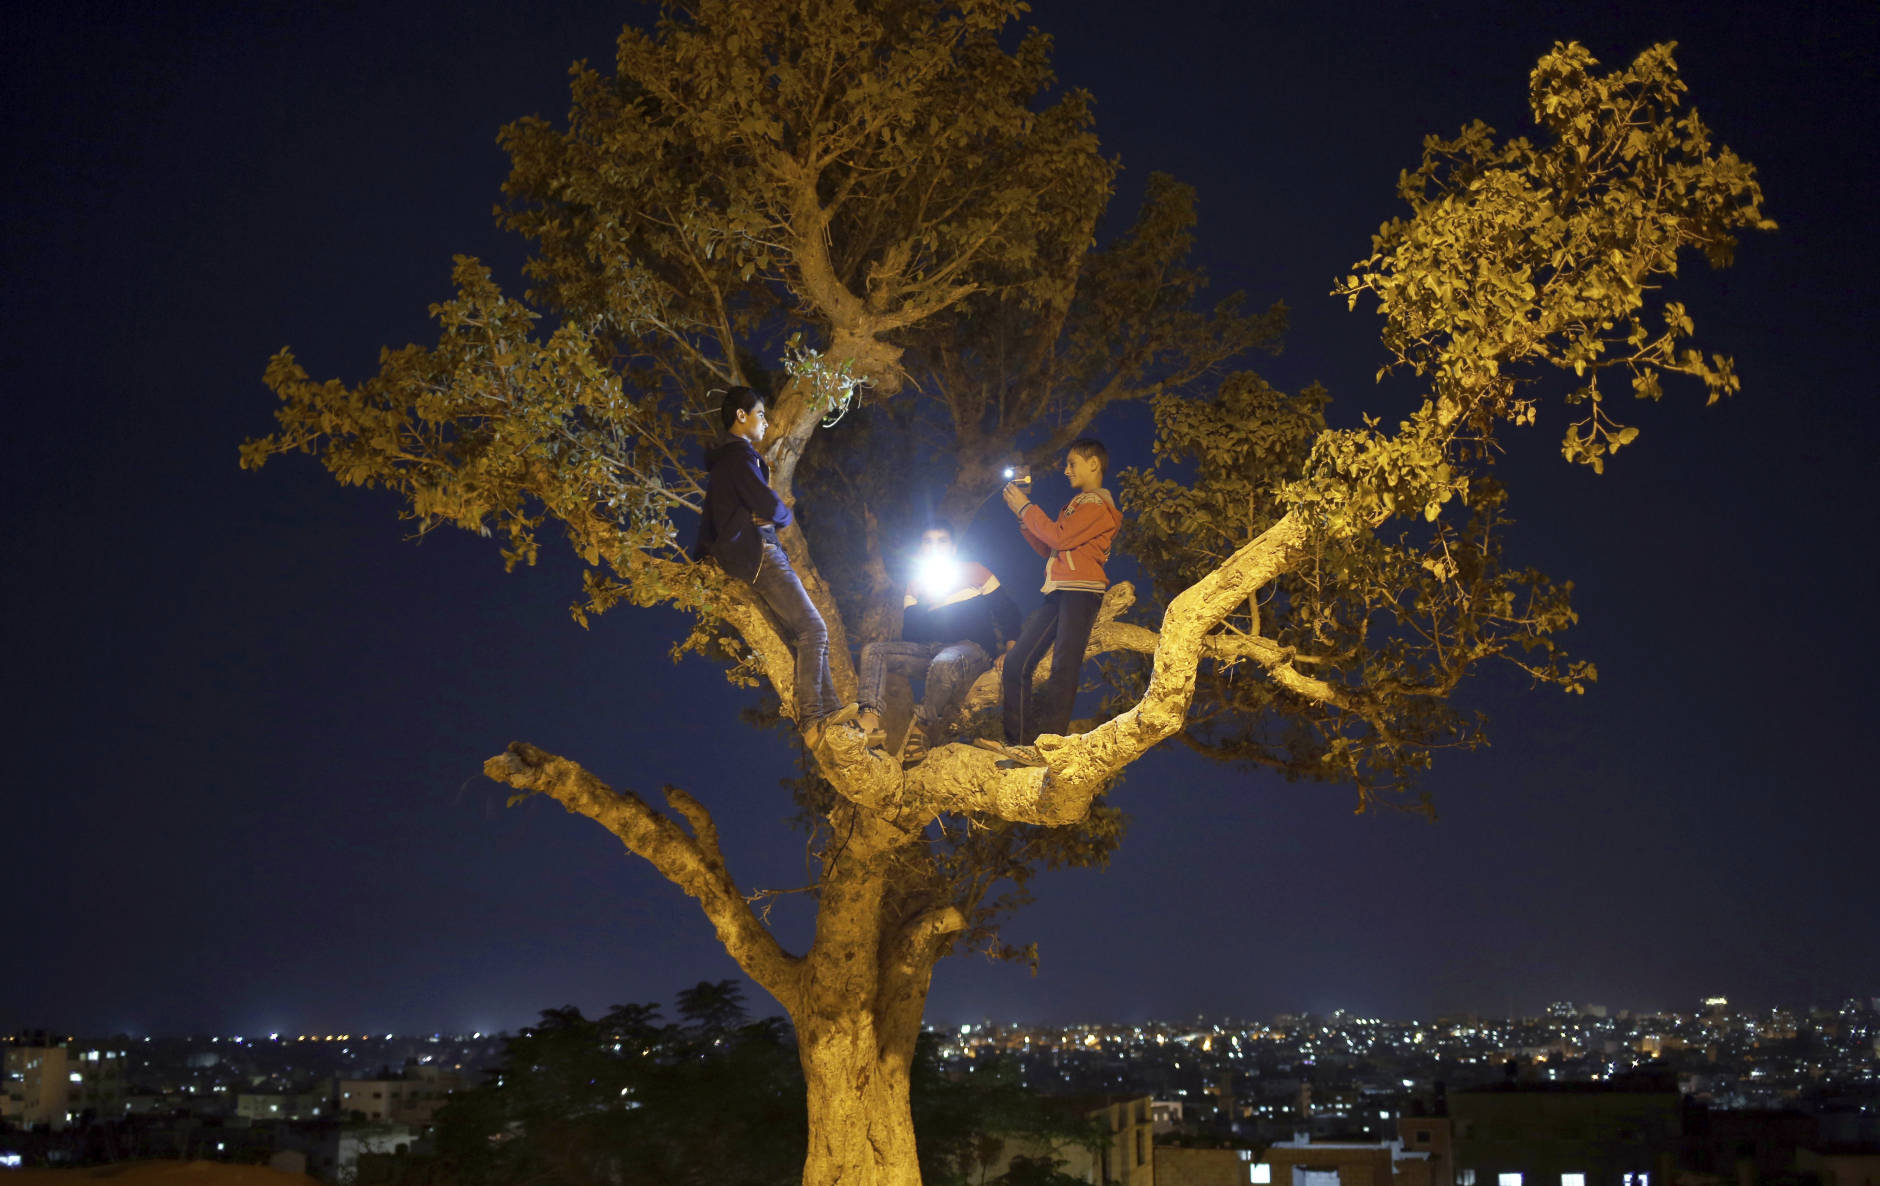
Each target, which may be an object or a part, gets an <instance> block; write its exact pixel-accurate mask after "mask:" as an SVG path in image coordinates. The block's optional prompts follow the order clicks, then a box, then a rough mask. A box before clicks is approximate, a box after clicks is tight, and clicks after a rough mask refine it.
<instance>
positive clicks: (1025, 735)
mask: <svg viewBox="0 0 1880 1186" xmlns="http://www.w3.org/2000/svg"><path fill="white" fill-rule="evenodd" d="M1102 605H1103V594H1101V593H1090V592H1086V591H1084V590H1082V589H1058V590H1055V591H1053V592H1050V593H1046V594H1045V595H1044V604H1043V605H1041V606H1039V607H1038V608H1037V609H1035V610H1033V611H1031V616H1030V617H1029V618H1026V619H1025V627H1024V629H1022V630H1020V631H1019V632H1018V642H1017V643H1016V644H1015V645H1014V646H1013V647H1012V652H1011V654H1009V655H1007V656H1006V657H1005V671H1004V673H1003V674H1004V680H1003V682H1004V685H1005V744H1007V745H1030V744H1031V743H1032V742H1033V741H1035V740H1037V738H1038V734H1040V733H1056V734H1059V735H1062V734H1064V733H1067V732H1069V731H1070V727H1071V706H1072V705H1073V704H1074V703H1076V701H1077V677H1078V675H1079V674H1080V673H1081V672H1082V671H1083V667H1084V647H1085V645H1086V644H1088V643H1089V642H1090V627H1091V626H1092V625H1093V624H1094V623H1095V622H1096V620H1097V610H1098V608H1099V607H1101V606H1102ZM1054 643H1055V645H1056V649H1055V650H1053V649H1052V647H1053V644H1054ZM1047 653H1048V654H1049V655H1050V656H1051V675H1050V677H1049V678H1047V679H1046V680H1045V682H1044V687H1043V688H1042V689H1040V690H1039V692H1038V694H1037V697H1036V700H1035V701H1034V699H1033V697H1032V696H1031V674H1032V672H1034V671H1036V670H1037V669H1038V664H1039V663H1040V662H1042V661H1043V660H1044V657H1045V655H1046V654H1047Z"/></svg>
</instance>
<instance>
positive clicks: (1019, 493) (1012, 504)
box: [1001, 482, 1031, 515]
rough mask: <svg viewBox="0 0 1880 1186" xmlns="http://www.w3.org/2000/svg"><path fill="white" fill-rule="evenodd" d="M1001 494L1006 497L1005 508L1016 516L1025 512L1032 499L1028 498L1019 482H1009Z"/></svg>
mask: <svg viewBox="0 0 1880 1186" xmlns="http://www.w3.org/2000/svg"><path fill="white" fill-rule="evenodd" d="M1001 493H1002V494H1004V495H1005V508H1006V509H1007V510H1009V511H1011V512H1012V513H1013V514H1014V515H1016V514H1017V513H1018V512H1019V511H1021V510H1023V509H1024V507H1025V504H1026V503H1028V502H1030V501H1031V499H1030V498H1028V497H1026V495H1025V491H1024V488H1023V487H1021V486H1020V485H1019V484H1018V483H1017V482H1007V483H1006V484H1005V489H1004V490H1003V491H1001Z"/></svg>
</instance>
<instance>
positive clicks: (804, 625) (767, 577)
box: [751, 528, 842, 729]
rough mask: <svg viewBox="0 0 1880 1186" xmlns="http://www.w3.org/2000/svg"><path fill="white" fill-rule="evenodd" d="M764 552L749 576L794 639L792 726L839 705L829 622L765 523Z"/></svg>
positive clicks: (819, 717) (816, 718)
mask: <svg viewBox="0 0 1880 1186" xmlns="http://www.w3.org/2000/svg"><path fill="white" fill-rule="evenodd" d="M759 534H760V535H761V536H762V537H763V541H764V558H763V561H762V562H761V563H760V564H759V565H758V566H757V579H756V580H754V581H752V582H751V585H752V587H753V588H755V589H756V590H757V595H758V596H759V597H762V598H763V599H764V604H765V605H767V606H769V607H770V612H771V613H773V614H775V615H777V620H778V621H779V622H781V623H782V624H783V629H784V632H785V633H786V634H788V635H790V636H791V637H792V639H793V641H794V642H795V645H796V716H795V720H796V727H797V728H799V729H803V728H807V727H808V726H810V725H812V724H814V723H815V722H817V721H820V720H822V719H823V718H824V717H826V716H828V715H830V714H831V713H833V712H835V711H836V710H837V709H839V708H841V707H842V702H841V701H840V700H839V699H837V698H836V685H835V681H834V680H832V679H830V678H829V627H828V626H826V625H824V623H823V620H822V615H821V614H819V613H817V612H816V605H815V603H814V602H812V601H811V600H810V599H809V594H808V593H805V592H804V591H803V582H802V581H800V580H798V579H797V575H796V570H795V569H794V568H791V567H790V558H789V557H788V556H786V555H785V554H784V551H783V548H782V547H781V546H779V545H778V543H777V533H776V531H775V530H774V529H769V528H766V529H764V530H762V531H761V532H760V533H759Z"/></svg>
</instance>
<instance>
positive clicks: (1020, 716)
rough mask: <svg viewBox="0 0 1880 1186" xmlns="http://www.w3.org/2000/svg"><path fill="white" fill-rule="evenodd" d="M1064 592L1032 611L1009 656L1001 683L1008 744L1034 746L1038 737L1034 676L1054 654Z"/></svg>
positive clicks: (1049, 598) (1052, 594) (1048, 596)
mask: <svg viewBox="0 0 1880 1186" xmlns="http://www.w3.org/2000/svg"><path fill="white" fill-rule="evenodd" d="M1062 596H1063V594H1062V593H1047V594H1045V595H1044V604H1043V605H1041V606H1039V607H1038V608H1037V609H1035V610H1032V611H1031V616H1030V617H1028V618H1026V619H1025V625H1024V627H1023V628H1022V629H1020V630H1019V632H1018V641H1017V642H1016V643H1014V644H1013V645H1012V649H1011V650H1010V651H1008V652H1006V655H1005V670H1004V671H1003V672H1002V673H1001V677H1000V683H1001V684H1002V685H1003V690H1004V693H1005V744H1007V745H1030V744H1031V739H1032V738H1033V737H1035V736H1037V730H1035V729H1031V728H1030V726H1031V724H1032V723H1033V719H1034V717H1035V714H1034V713H1033V712H1032V711H1031V673H1032V672H1033V671H1035V670H1037V668H1038V664H1039V663H1040V662H1042V661H1043V659H1044V657H1045V656H1046V655H1047V654H1049V653H1050V651H1051V640H1052V639H1053V638H1055V637H1057V631H1058V607H1057V602H1058V599H1059V598H1060V597H1062Z"/></svg>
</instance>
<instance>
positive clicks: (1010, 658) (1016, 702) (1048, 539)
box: [1001, 437, 1123, 762]
mask: <svg viewBox="0 0 1880 1186" xmlns="http://www.w3.org/2000/svg"><path fill="white" fill-rule="evenodd" d="M1109 461H1110V455H1109V451H1108V450H1106V449H1105V448H1104V447H1103V445H1102V443H1101V442H1100V441H1096V440H1092V439H1090V438H1088V437H1086V438H1084V439H1082V440H1076V441H1072V442H1071V445H1070V448H1069V449H1068V450H1067V451H1066V453H1065V457H1064V476H1065V477H1067V478H1069V479H1070V482H1071V500H1070V502H1068V503H1066V504H1065V506H1064V509H1063V510H1061V511H1059V512H1058V515H1057V518H1056V519H1052V518H1050V517H1049V516H1047V515H1046V514H1045V513H1044V511H1042V510H1041V509H1039V507H1038V505H1037V504H1036V503H1034V502H1032V501H1031V497H1030V495H1029V494H1027V493H1026V491H1025V490H1024V488H1023V487H1021V486H1020V485H1019V484H1018V483H1016V482H1008V483H1006V486H1005V491H1004V494H1005V505H1006V506H1007V507H1009V508H1011V511H1012V513H1013V514H1015V515H1017V516H1018V530H1019V532H1020V534H1022V535H1023V536H1024V537H1025V542H1027V543H1029V544H1030V545H1031V546H1032V548H1033V549H1035V550H1036V551H1037V552H1038V554H1039V555H1041V556H1043V557H1044V558H1045V565H1044V595H1045V596H1044V604H1043V605H1041V606H1039V607H1038V608H1037V609H1035V610H1033V611H1032V613H1031V616H1030V617H1028V618H1026V619H1025V625H1024V628H1023V629H1021V630H1020V631H1019V633H1018V642H1017V643H1016V644H1015V645H1014V646H1013V648H1012V653H1011V654H1009V655H1007V656H1005V660H1004V670H1003V672H1002V673H1001V674H1002V676H1003V684H1004V688H1003V691H1004V693H1005V745H1004V746H1003V747H1002V748H1003V749H1005V750H1006V751H1007V752H1008V753H1012V754H1013V756H1015V757H1018V758H1019V759H1021V760H1023V761H1028V762H1035V761H1037V760H1038V753H1037V751H1036V750H1035V749H1034V748H1031V743H1032V742H1033V741H1035V740H1036V739H1037V737H1038V735H1039V734H1040V733H1053V734H1059V735H1062V734H1064V733H1066V732H1068V731H1069V729H1070V724H1071V706H1072V704H1073V703H1075V701H1076V699H1077V677H1078V675H1079V673H1080V672H1081V671H1082V670H1083V665H1084V647H1085V645H1086V644H1088V643H1089V641H1090V627H1091V625H1092V624H1093V623H1095V621H1096V619H1097V608H1098V607H1099V606H1101V605H1102V604H1103V592H1104V590H1105V589H1108V588H1109V587H1110V581H1109V577H1108V576H1106V575H1105V574H1104V571H1103V565H1104V563H1105V562H1107V561H1108V560H1109V558H1110V543H1111V541H1113V540H1114V539H1115V538H1116V529H1117V528H1118V527H1119V526H1121V525H1122V522H1123V515H1122V512H1121V511H1119V510H1117V509H1116V500H1115V499H1114V498H1112V497H1110V492H1109V491H1108V490H1105V489H1104V488H1103V473H1104V470H1105V469H1106V468H1107V467H1108V466H1109ZM1046 654H1049V655H1050V656H1051V674H1050V676H1049V678H1047V679H1046V680H1045V685H1044V688H1043V689H1042V690H1041V691H1040V692H1039V693H1038V695H1037V697H1036V699H1035V701H1034V699H1033V697H1032V696H1031V695H1030V692H1031V677H1032V673H1033V672H1034V671H1035V670H1036V669H1037V667H1038V664H1039V662H1040V661H1041V660H1043V658H1044V657H1045V655H1046Z"/></svg>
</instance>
